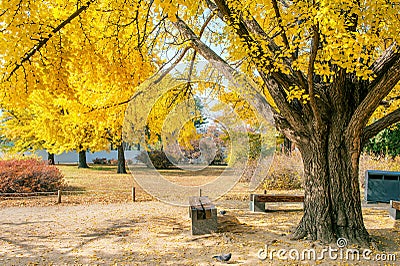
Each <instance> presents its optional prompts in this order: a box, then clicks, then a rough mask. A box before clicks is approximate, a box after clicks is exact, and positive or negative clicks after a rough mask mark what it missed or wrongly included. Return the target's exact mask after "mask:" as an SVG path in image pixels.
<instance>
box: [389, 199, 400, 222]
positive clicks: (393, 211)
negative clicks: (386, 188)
mask: <svg viewBox="0 0 400 266" xmlns="http://www.w3.org/2000/svg"><path fill="white" fill-rule="evenodd" d="M389 215H390V217H391V218H392V219H394V220H398V219H400V201H396V200H391V201H390V207H389Z"/></svg>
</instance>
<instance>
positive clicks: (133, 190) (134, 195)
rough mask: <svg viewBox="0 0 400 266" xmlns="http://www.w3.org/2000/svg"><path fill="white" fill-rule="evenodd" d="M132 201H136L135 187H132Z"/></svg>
mask: <svg viewBox="0 0 400 266" xmlns="http://www.w3.org/2000/svg"><path fill="white" fill-rule="evenodd" d="M132 201H133V202H135V201H136V191H135V187H132Z"/></svg>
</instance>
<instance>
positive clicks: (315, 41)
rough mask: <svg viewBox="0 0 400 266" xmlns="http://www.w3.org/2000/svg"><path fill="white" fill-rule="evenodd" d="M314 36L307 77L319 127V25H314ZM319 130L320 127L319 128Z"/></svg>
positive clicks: (311, 103)
mask: <svg viewBox="0 0 400 266" xmlns="http://www.w3.org/2000/svg"><path fill="white" fill-rule="evenodd" d="M312 29H313V36H312V44H311V45H312V46H311V54H310V62H309V63H308V73H307V79H308V94H309V95H310V105H311V109H312V111H313V113H314V117H315V121H316V124H317V127H319V126H320V125H321V124H322V121H321V116H320V114H319V111H318V108H317V104H316V102H315V93H314V79H313V77H314V67H315V59H316V58H317V54H318V46H319V43H320V40H319V29H318V26H313V28H312ZM317 130H318V129H317Z"/></svg>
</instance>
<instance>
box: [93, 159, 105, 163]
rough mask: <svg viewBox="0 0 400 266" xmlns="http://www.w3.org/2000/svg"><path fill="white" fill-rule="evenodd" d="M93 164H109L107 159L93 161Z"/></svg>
mask: <svg viewBox="0 0 400 266" xmlns="http://www.w3.org/2000/svg"><path fill="white" fill-rule="evenodd" d="M93 164H107V159H106V158H96V159H93Z"/></svg>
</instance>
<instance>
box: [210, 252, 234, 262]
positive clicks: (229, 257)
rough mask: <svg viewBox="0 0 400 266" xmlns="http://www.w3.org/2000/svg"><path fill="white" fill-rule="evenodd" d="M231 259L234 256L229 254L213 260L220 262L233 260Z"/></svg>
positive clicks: (215, 257) (218, 256) (217, 256)
mask: <svg viewBox="0 0 400 266" xmlns="http://www.w3.org/2000/svg"><path fill="white" fill-rule="evenodd" d="M231 257H232V254H231V253H228V254H222V255H216V256H214V257H213V258H214V259H216V260H218V261H228V260H230V259H231Z"/></svg>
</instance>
